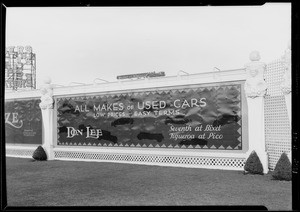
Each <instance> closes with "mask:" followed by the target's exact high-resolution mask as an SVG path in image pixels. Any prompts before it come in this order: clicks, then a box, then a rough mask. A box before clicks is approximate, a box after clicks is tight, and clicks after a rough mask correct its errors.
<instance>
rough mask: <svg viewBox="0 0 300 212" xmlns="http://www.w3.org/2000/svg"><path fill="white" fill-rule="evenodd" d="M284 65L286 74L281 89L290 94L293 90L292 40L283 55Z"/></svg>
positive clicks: (285, 93)
mask: <svg viewBox="0 0 300 212" xmlns="http://www.w3.org/2000/svg"><path fill="white" fill-rule="evenodd" d="M281 59H282V61H281V63H282V65H283V66H284V68H285V69H284V74H283V81H282V83H281V84H280V88H281V91H282V93H283V94H284V95H287V94H289V93H290V92H291V91H292V86H291V73H292V67H291V61H292V47H291V42H289V43H288V48H287V49H286V50H285V54H284V55H283V56H282V58H281Z"/></svg>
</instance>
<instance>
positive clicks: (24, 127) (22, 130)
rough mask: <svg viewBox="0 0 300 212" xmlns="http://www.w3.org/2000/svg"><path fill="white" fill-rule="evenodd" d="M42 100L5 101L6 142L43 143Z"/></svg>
mask: <svg viewBox="0 0 300 212" xmlns="http://www.w3.org/2000/svg"><path fill="white" fill-rule="evenodd" d="M39 103H40V100H38V99H32V100H17V101H5V117H4V118H5V135H6V136H5V139H6V143H15V144H42V114H41V109H40V107H39Z"/></svg>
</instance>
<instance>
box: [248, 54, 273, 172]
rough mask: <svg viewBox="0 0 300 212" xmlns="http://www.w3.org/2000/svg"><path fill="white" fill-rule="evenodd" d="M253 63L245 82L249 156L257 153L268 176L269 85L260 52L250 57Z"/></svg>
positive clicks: (249, 65) (250, 63) (250, 64)
mask: <svg viewBox="0 0 300 212" xmlns="http://www.w3.org/2000/svg"><path fill="white" fill-rule="evenodd" d="M249 58H250V60H251V62H249V63H247V64H246V65H245V69H246V73H247V79H246V82H245V87H244V88H245V93H246V97H247V104H248V121H249V124H248V130H249V150H248V152H247V155H248V156H249V155H250V154H251V152H252V151H255V152H256V153H257V155H258V157H259V159H260V161H261V163H262V166H263V169H264V170H263V172H264V174H267V173H268V171H269V168H268V154H267V152H266V145H265V121H264V96H265V94H266V91H267V84H266V82H265V80H264V78H263V75H264V71H265V69H266V64H265V63H263V62H260V61H259V60H260V55H259V52H258V51H253V52H251V53H250V56H249Z"/></svg>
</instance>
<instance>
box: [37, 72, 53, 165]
mask: <svg viewBox="0 0 300 212" xmlns="http://www.w3.org/2000/svg"><path fill="white" fill-rule="evenodd" d="M40 90H41V94H42V96H41V103H40V108H41V110H42V119H43V132H44V134H43V148H44V149H45V152H46V154H47V159H48V160H54V152H53V144H54V141H53V139H54V136H53V133H54V128H53V120H54V117H53V105H54V100H53V87H52V85H51V79H50V78H46V79H45V80H44V85H43V86H42V88H41V89H40Z"/></svg>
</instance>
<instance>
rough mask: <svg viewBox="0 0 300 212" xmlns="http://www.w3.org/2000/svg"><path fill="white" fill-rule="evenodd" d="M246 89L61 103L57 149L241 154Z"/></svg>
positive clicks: (89, 98)
mask: <svg viewBox="0 0 300 212" xmlns="http://www.w3.org/2000/svg"><path fill="white" fill-rule="evenodd" d="M241 86H242V84H241V83H240V82H236V83H230V84H214V85H213V86H204V85H198V86H196V87H189V88H172V89H164V90H155V91H138V92H127V93H117V94H107V95H104V94H99V95H93V96H92V95H84V96H74V97H61V98H57V99H56V102H57V120H58V143H57V144H58V145H83V146H84V145H87V146H111V147H129V148H130V147H131V148H136V147H140V148H142V147H144V148H193V149H222V150H241V149H242V100H241Z"/></svg>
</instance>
